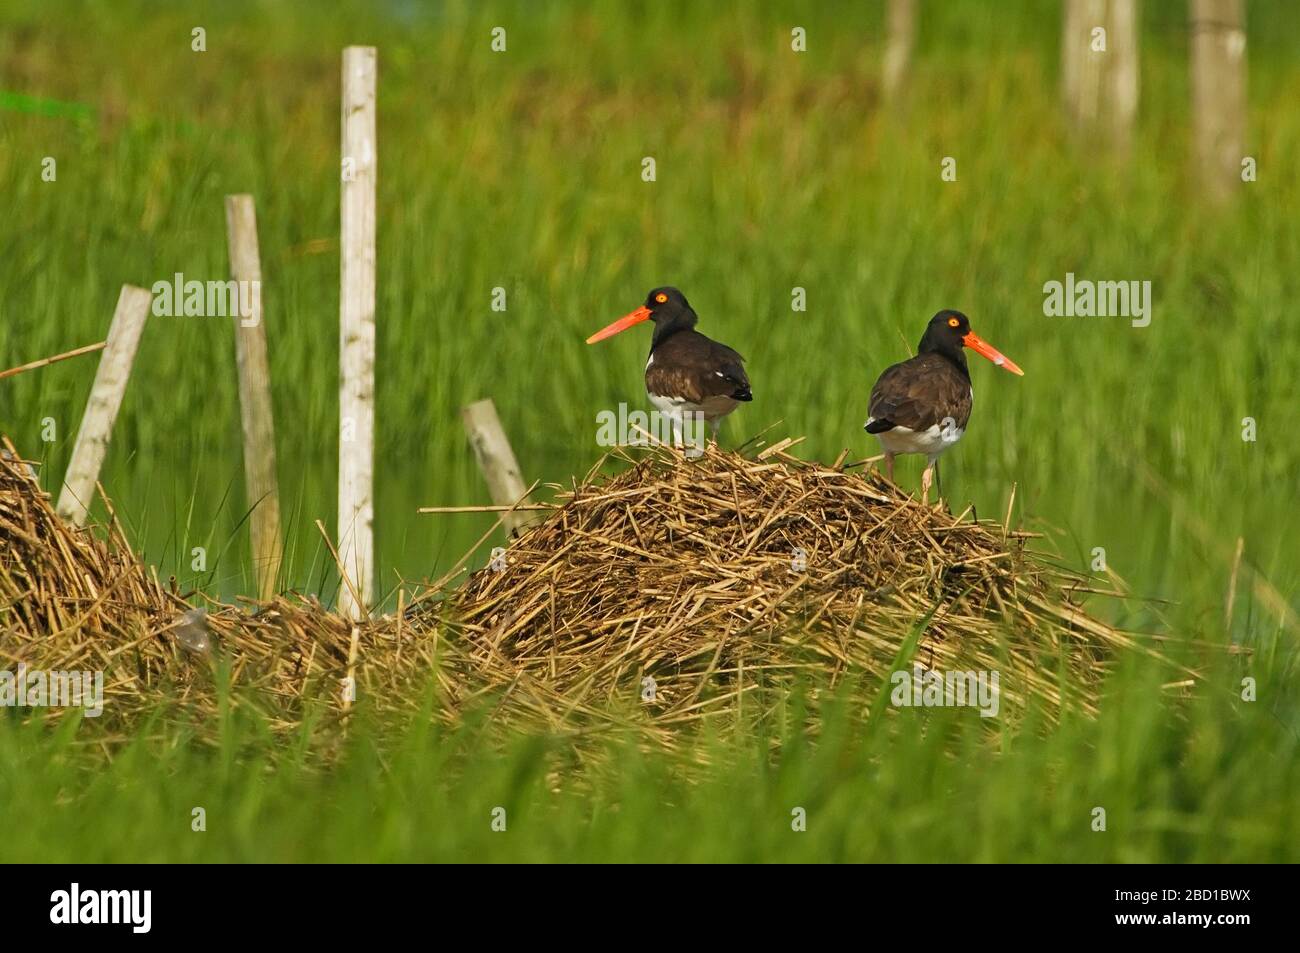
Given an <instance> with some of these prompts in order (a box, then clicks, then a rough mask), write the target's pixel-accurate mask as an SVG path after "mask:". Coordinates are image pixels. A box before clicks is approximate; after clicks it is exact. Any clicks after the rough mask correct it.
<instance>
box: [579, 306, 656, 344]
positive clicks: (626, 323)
mask: <svg viewBox="0 0 1300 953" xmlns="http://www.w3.org/2000/svg"><path fill="white" fill-rule="evenodd" d="M648 317H650V309H649V308H647V307H646V306H645V305H641V307H639V308H637V309H636V310H635V311H633V312H632V313H631V314H625V315H623V317H621V318H619V319H618V320H617V321H615V322H614V323H613V324H611V325H609V326H607V327H603V328H601V329H600V330H599V331H597V332H596V333H595V334H593V335H592V336H591V337H589V338H587V343H588V344H595V343H596V342H597V341H603V340H605V338H612V337H613V336H614V335H615V334H618V332H619V331H626V330H627V329H628V328H630V327H631V326H632V325H634V324H640V323H641V322H642V321H644V320H645V319H646V318H648Z"/></svg>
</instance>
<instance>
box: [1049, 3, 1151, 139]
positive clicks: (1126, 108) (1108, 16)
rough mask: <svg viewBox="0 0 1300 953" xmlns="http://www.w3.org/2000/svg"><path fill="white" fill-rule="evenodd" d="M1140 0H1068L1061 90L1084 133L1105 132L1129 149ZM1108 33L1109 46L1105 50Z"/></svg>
mask: <svg viewBox="0 0 1300 953" xmlns="http://www.w3.org/2000/svg"><path fill="white" fill-rule="evenodd" d="M1138 21H1139V17H1138V0H1065V10H1064V20H1063V24H1064V25H1063V29H1062V33H1061V93H1062V99H1063V100H1064V104H1065V111H1066V115H1067V116H1068V118H1069V120H1070V123H1071V125H1072V126H1073V127H1074V129H1075V130H1076V131H1077V132H1079V133H1081V134H1085V135H1086V134H1090V133H1091V134H1096V133H1107V134H1108V135H1109V137H1110V144H1111V145H1113V146H1115V147H1116V148H1117V149H1119V150H1120V151H1124V150H1126V149H1127V148H1128V146H1129V143H1130V141H1131V139H1132V134H1133V124H1134V121H1135V120H1136V118H1137V107H1138V79H1139V72H1138V59H1139V57H1138V53H1139V31H1138ZM1098 28H1100V29H1101V30H1103V31H1104V44H1105V48H1104V49H1101V48H1100V47H1101V44H1102V43H1103V37H1102V36H1101V35H1097V34H1096V31H1097V30H1098Z"/></svg>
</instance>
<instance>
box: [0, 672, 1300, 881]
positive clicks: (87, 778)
mask: <svg viewBox="0 0 1300 953" xmlns="http://www.w3.org/2000/svg"><path fill="white" fill-rule="evenodd" d="M1241 674H1242V668H1241V667H1240V665H1238V664H1236V663H1225V664H1218V665H1212V666H1211V667H1210V669H1209V678H1208V679H1207V684H1206V687H1205V689H1204V691H1203V692H1202V693H1201V694H1200V695H1199V696H1198V697H1197V698H1196V699H1194V700H1192V701H1189V702H1182V703H1178V702H1173V701H1171V700H1170V697H1169V696H1168V694H1167V693H1165V692H1162V691H1161V689H1160V687H1159V683H1158V679H1157V678H1156V677H1155V675H1156V673H1155V672H1154V671H1153V670H1152V669H1150V668H1149V667H1144V666H1128V667H1125V668H1124V669H1122V670H1121V671H1120V672H1118V673H1117V674H1116V675H1115V676H1114V677H1113V678H1112V680H1111V682H1110V683H1109V688H1108V690H1109V698H1108V704H1107V705H1106V706H1105V709H1104V712H1103V714H1102V717H1101V718H1100V719H1099V720H1097V721H1091V720H1087V719H1080V718H1075V717H1070V718H1067V719H1066V720H1065V721H1064V722H1063V724H1062V725H1061V726H1060V727H1058V728H1055V729H1051V730H1047V729H1045V728H1044V726H1043V722H1042V720H1041V718H1040V716H1039V714H1038V713H1031V714H1030V715H1029V717H1028V722H1027V723H1026V724H1025V725H1023V726H1022V730H1020V731H1018V732H1009V731H1005V730H1003V731H1000V732H997V733H993V734H990V733H989V732H988V731H987V730H986V728H987V726H986V725H984V724H981V723H980V719H979V717H978V715H976V714H975V712H974V711H972V710H958V709H926V710H913V711H910V712H905V713H903V714H901V715H900V716H899V717H894V715H893V714H891V713H888V712H886V711H884V710H881V711H878V712H872V711H869V710H868V709H866V708H865V707H863V706H862V705H861V704H858V703H853V702H850V701H849V700H848V697H847V694H846V693H841V694H840V695H839V696H837V698H836V699H835V700H833V701H830V702H827V703H824V704H823V706H822V716H823V717H822V719H821V728H820V733H819V736H818V738H817V740H816V742H813V741H812V740H811V739H810V738H809V735H808V732H807V731H806V729H805V719H804V717H803V711H804V709H803V708H802V707H801V705H800V702H799V701H798V699H795V698H790V697H787V698H784V699H769V701H770V702H771V707H767V708H764V709H763V713H762V714H761V715H756V716H754V717H752V718H750V719H748V720H747V721H746V722H745V723H744V725H743V727H740V728H737V729H735V730H728V731H726V732H716V733H712V734H705V735H702V736H700V737H699V738H697V739H696V740H695V741H694V742H692V743H691V744H690V745H688V747H687V750H686V751H684V752H683V753H681V754H680V755H678V756H674V757H666V756H663V755H659V754H654V755H651V754H647V753H644V752H641V751H639V750H638V749H637V748H636V746H635V745H633V744H632V743H631V742H630V740H626V739H618V738H609V739H606V740H602V741H599V742H594V743H593V742H586V743H584V744H583V752H584V756H583V758H582V760H581V762H579V759H578V758H577V756H576V755H575V752H574V747H573V741H572V739H558V738H546V737H541V736H531V735H521V734H517V733H509V734H504V735H503V733H502V732H499V731H493V730H491V729H490V728H488V727H487V726H486V724H485V722H484V721H483V720H481V719H470V721H469V722H468V723H467V724H466V725H465V726H464V727H462V728H459V729H456V730H448V729H441V728H437V727H434V726H432V725H431V723H430V720H429V718H428V717H427V712H428V709H427V707H426V708H425V709H424V712H425V714H424V715H423V716H417V717H415V718H413V719H411V720H410V721H409V722H407V723H406V724H405V725H400V726H393V725H389V726H379V725H377V724H375V723H374V722H373V721H372V720H371V719H368V718H367V717H366V716H365V714H364V712H363V713H362V715H361V717H360V719H359V720H358V721H357V723H355V724H354V725H353V726H352V730H351V734H350V737H349V738H348V740H347V742H346V743H345V744H344V745H343V746H342V749H341V750H340V751H339V752H338V757H339V761H338V762H337V763H334V764H331V765H329V766H322V765H321V764H320V763H319V762H318V760H317V759H316V757H315V756H314V755H313V754H312V753H311V752H312V751H313V750H314V740H318V739H319V737H321V736H323V735H328V734H329V732H328V731H327V730H326V729H324V728H322V727H321V726H320V725H319V724H316V723H310V724H312V727H309V728H305V729H304V730H303V731H302V732H301V733H300V734H299V736H298V738H297V739H290V740H289V743H288V744H283V745H280V746H278V747H273V746H271V745H268V744H267V738H266V735H265V733H264V730H263V729H262V728H261V727H260V726H259V724H258V723H257V722H256V720H254V719H252V718H251V717H248V716H246V715H243V714H240V713H239V712H234V713H231V712H228V713H227V714H226V715H225V716H224V717H223V719H222V721H221V723H220V726H219V727H220V733H219V734H220V738H219V741H218V743H217V744H216V746H215V747H213V748H207V747H199V746H195V745H192V744H188V743H187V742H186V739H185V736H184V735H183V734H182V733H180V732H178V731H176V730H174V729H168V728H165V727H163V725H162V722H161V721H159V722H157V723H155V724H154V725H152V726H150V727H149V728H147V729H146V730H144V731H142V732H140V733H139V734H138V735H137V737H136V738H135V740H133V741H132V742H130V743H129V744H127V745H126V746H125V747H124V748H122V749H120V750H117V752H116V754H115V757H114V759H113V761H112V763H111V764H110V765H108V766H107V767H102V766H101V761H100V758H99V756H98V754H97V753H96V752H93V751H92V752H87V751H86V750H84V749H83V748H81V747H79V746H78V745H77V744H76V743H75V738H76V736H77V733H78V732H77V730H76V727H75V725H73V724H72V723H71V722H69V723H66V724H65V725H64V726H63V727H62V728H61V729H59V730H58V731H57V732H55V733H54V735H53V737H52V736H51V734H50V732H48V731H47V730H45V729H39V728H33V727H31V726H26V727H24V726H20V725H18V724H17V723H16V720H15V719H12V718H7V719H0V804H3V805H4V810H5V817H6V822H7V823H6V828H7V831H8V833H7V834H6V837H5V846H4V850H3V854H4V857H5V859H6V860H7V861H8V860H13V861H51V862H54V861H74V860H75V861H78V862H96V861H115V862H121V861H140V862H155V861H171V862H177V861H276V862H279V861H311V862H327V861H349V860H357V859H363V858H364V859H367V860H376V861H409V862H424V861H451V860H469V861H503V860H510V861H524V862H534V861H559V862H568V861H575V862H578V861H596V862H601V861H605V862H609V861H659V862H683V861H710V862H712V861H746V862H749V861H764V862H768V861H909V862H954V861H971V862H1031V861H1038V862H1050V861H1061V860H1068V861H1073V862H1121V863H1130V862H1134V863H1141V862H1151V861H1164V862H1171V861H1172V862H1182V861H1186V862H1226V861H1246V862H1256V861H1275V862H1276V861H1289V862H1295V861H1296V860H1297V859H1300V794H1298V793H1297V792H1300V737H1298V736H1297V734H1296V731H1295V718H1294V715H1295V709H1294V705H1295V701H1296V698H1295V691H1294V685H1291V686H1286V685H1283V684H1280V683H1277V682H1272V681H1269V680H1268V679H1265V680H1263V681H1262V682H1261V684H1260V688H1259V700H1258V701H1255V702H1253V703H1247V702H1243V701H1241V700H1240V699H1239V694H1238V688H1237V685H1238V682H1239V680H1240V677H1241ZM1288 697H1289V699H1290V704H1291V705H1292V710H1291V717H1290V724H1289V725H1288V724H1286V723H1284V721H1283V719H1282V718H1279V716H1278V711H1279V706H1280V704H1281V703H1282V702H1281V700H1282V699H1287V698H1288ZM756 700H757V699H756ZM757 708H758V706H757V705H756V706H755V710H757ZM241 711H242V710H241ZM773 744H775V745H777V746H778V750H779V756H778V757H775V758H774V757H773V756H772V754H771V748H770V745H773ZM693 757H708V758H709V759H710V760H711V762H712V765H711V767H709V768H708V769H701V768H699V767H691V766H690V765H689V764H688V763H687V760H688V758H693ZM1263 765H1267V766H1268V770H1260V767H1261V766H1263ZM88 766H89V767H92V768H94V770H93V771H88V770H87V767H88ZM575 779H580V780H575ZM196 807H200V808H203V811H204V814H205V818H204V820H205V824H206V830H204V831H202V832H195V831H193V830H192V822H193V818H194V814H193V811H194V809H195V808H196ZM1099 807H1100V808H1103V809H1104V810H1105V830H1104V831H1098V830H1094V829H1093V826H1094V817H1095V815H1094V811H1095V809H1096V808H1099ZM497 808H504V809H505V825H506V829H505V830H504V831H497V830H493V826H492V822H493V819H494V816H496V815H494V811H495V810H496V809H497ZM796 808H802V809H803V811H804V812H805V816H806V829H805V830H803V831H799V832H796V831H795V830H793V829H792V823H793V820H794V813H793V812H794V811H795V809H796Z"/></svg>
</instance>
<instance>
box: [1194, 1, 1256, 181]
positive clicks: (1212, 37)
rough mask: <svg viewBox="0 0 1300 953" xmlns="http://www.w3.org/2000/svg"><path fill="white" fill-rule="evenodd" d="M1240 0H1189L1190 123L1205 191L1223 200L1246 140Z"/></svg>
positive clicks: (1243, 32) (1238, 167) (1237, 175)
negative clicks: (1190, 55) (1194, 137)
mask: <svg viewBox="0 0 1300 953" xmlns="http://www.w3.org/2000/svg"><path fill="white" fill-rule="evenodd" d="M1243 7H1244V4H1243V3H1242V0H1192V4H1191V21H1192V22H1191V30H1192V123H1193V126H1194V129H1195V136H1196V163H1197V173H1198V175H1199V176H1200V179H1201V182H1202V185H1203V189H1204V192H1205V194H1206V195H1207V196H1208V197H1209V198H1210V199H1211V200H1212V201H1216V202H1223V201H1225V200H1226V199H1228V198H1229V197H1230V196H1231V195H1232V194H1233V193H1234V192H1235V191H1236V189H1237V187H1238V186H1239V185H1240V183H1241V162H1242V159H1244V158H1245V156H1244V155H1243V153H1244V152H1245V139H1246V30H1245V27H1244V20H1243V15H1244V14H1243Z"/></svg>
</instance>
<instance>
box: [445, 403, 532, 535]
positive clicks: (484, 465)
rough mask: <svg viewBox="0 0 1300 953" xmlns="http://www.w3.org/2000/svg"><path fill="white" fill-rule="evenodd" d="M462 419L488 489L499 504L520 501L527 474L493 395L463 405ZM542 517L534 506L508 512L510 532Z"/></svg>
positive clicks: (529, 524)
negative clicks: (506, 430)
mask: <svg viewBox="0 0 1300 953" xmlns="http://www.w3.org/2000/svg"><path fill="white" fill-rule="evenodd" d="M460 417H461V420H462V421H464V423H465V432H466V433H467V434H468V435H469V443H470V446H471V447H473V448H474V458H475V459H476V460H477V461H478V468H479V470H480V471H481V472H482V474H483V479H484V480H486V481H487V485H488V492H489V493H490V494H491V495H492V502H493V503H495V504H496V505H497V506H510V505H512V504H514V503H518V502H519V501H520V500H521V499H523V496H524V494H525V493H526V492H528V487H527V485H525V483H524V477H523V474H522V473H520V472H519V461H518V460H516V459H515V452H514V451H513V450H511V449H510V441H509V440H507V439H506V432H505V430H504V429H503V428H502V426H501V418H500V417H498V416H497V408H496V405H495V404H494V403H492V400H491V398H489V399H487V400H480V401H475V402H474V403H472V404H470V405H469V406H468V407H462V408H461V411H460ZM540 519H542V514H541V513H538V512H536V511H534V510H525V511H522V512H513V513H508V514H507V515H506V516H505V518H504V519H503V523H504V525H505V528H506V533H507V535H513V534H514V533H517V532H520V531H521V530H523V529H524V528H525V527H528V526H531V525H533V524H534V523H536V522H538V521H539V520H540Z"/></svg>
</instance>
